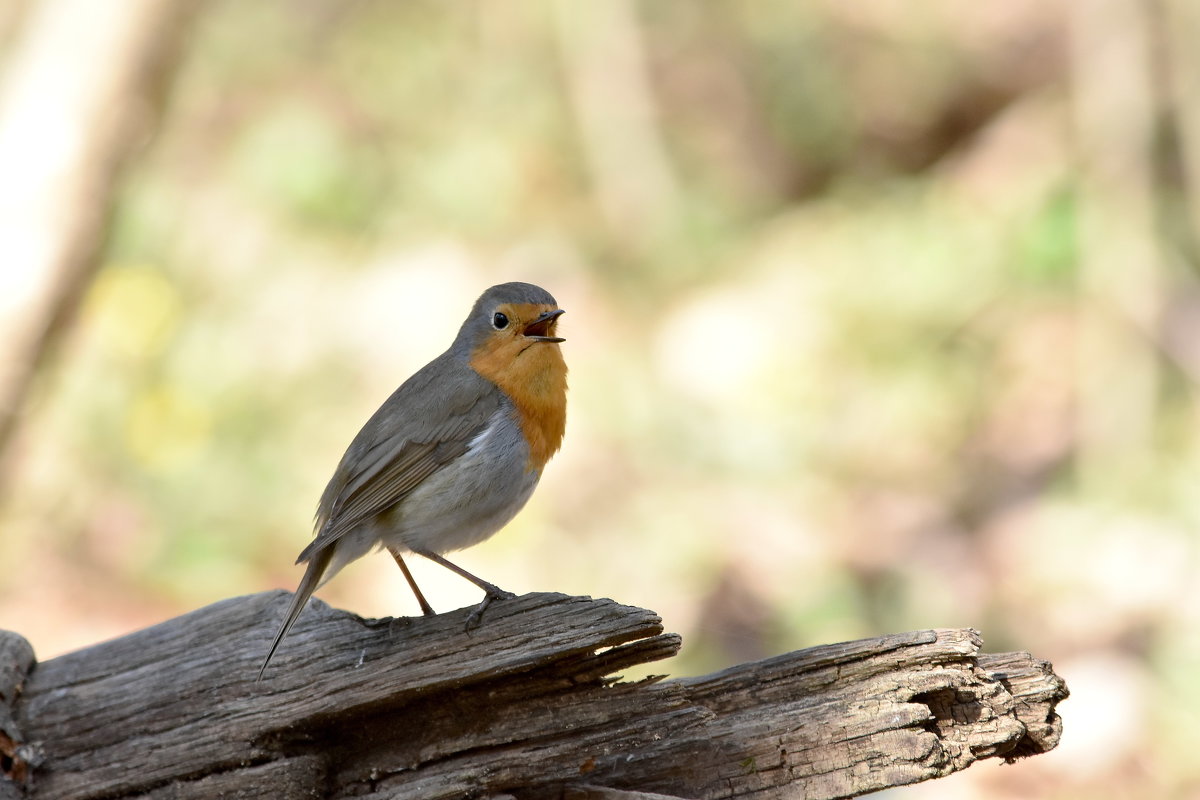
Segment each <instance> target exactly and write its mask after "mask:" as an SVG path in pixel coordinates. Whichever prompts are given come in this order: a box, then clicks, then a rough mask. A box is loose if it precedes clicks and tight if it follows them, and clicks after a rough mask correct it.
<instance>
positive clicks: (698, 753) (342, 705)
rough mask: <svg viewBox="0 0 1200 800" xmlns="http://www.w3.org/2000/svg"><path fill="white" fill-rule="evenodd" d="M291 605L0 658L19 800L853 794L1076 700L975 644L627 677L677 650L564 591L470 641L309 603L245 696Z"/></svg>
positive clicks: (1044, 732)
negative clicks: (48, 656)
mask: <svg viewBox="0 0 1200 800" xmlns="http://www.w3.org/2000/svg"><path fill="white" fill-rule="evenodd" d="M286 599H287V596H286V594H285V593H283V592H270V593H264V594H260V595H253V596H250V597H241V598H234V599H231V600H226V601H223V602H221V603H217V604H215V605H212V606H209V607H207V608H203V609H200V610H198V611H195V612H193V613H191V614H188V615H185V616H183V617H179V618H176V619H173V620H169V621H167V622H164V623H162V624H160V625H157V626H155V627H152V628H149V629H146V630H143V631H139V632H137V633H134V634H131V635H129V636H126V637H123V638H121V639H116V640H114V641H110V642H106V643H104V644H100V645H96V646H94V647H91V648H88V649H86V650H82V651H78V652H75V653H70V654H67V655H64V656H61V657H59V658H55V659H52V660H50V661H47V662H45V663H43V664H38V665H36V666H35V667H33V668H32V670H24V669H23V667H22V663H26V664H27V663H28V662H27V661H26V662H20V663H18V662H19V659H18V660H17V661H13V659H11V658H10V659H9V660H10V661H13V663H14V664H15V666H13V667H12V668H11V669H8V670H7V671H4V666H3V665H0V677H3V676H10V677H7V678H4V680H7V681H8V683H7V684H5V683H0V691H4V692H5V693H4V698H7V700H8V702H10V703H11V702H12V700H13V692H12V690H11V688H10V689H7V690H6V689H5V688H4V687H5V686H6V685H7V686H10V687H11V686H15V685H18V684H19V683H20V679H21V678H24V688H23V690H22V692H21V693H20V694H19V696H17V697H16V698H15V699H16V702H15V713H14V714H13V715H12V716H11V718H10V719H9V721H8V723H6V724H8V725H10V727H9V728H7V729H5V728H3V726H2V725H0V730H6V731H7V733H8V735H9V736H10V737H11V738H12V740H13V741H14V743H16V744H17V745H18V746H19V747H21V748H23V749H22V750H20V753H21V755H9V756H8V757H7V758H8V761H6V762H5V763H6V764H7V767H6V770H7V771H8V772H9V773H10V774H11V775H13V776H15V777H17V778H24V784H23V785H24V787H25V792H26V794H25V795H23V796H27V797H32V798H51V797H53V798H58V799H60V800H71V799H73V798H153V800H166V799H167V798H170V799H171V800H183V799H184V798H209V797H238V798H302V797H303V798H311V797H332V798H341V797H351V796H353V797H362V798H374V799H375V800H382V798H422V799H423V800H429V799H430V798H462V797H481V798H482V797H514V798H521V799H522V800H523V799H524V798H532V799H534V800H537V799H539V798H605V799H606V800H619V798H627V800H629V799H632V798H641V799H642V800H650V799H651V798H654V797H663V796H667V797H686V798H717V797H737V798H772V797H785V796H787V797H796V796H803V797H806V798H835V797H851V796H855V795H859V794H863V793H866V792H870V791H874V790H877V789H882V788H885V787H888V786H898V785H902V784H908V783H915V782H917V781H922V780H927V779H929V778H936V777H939V776H941V775H946V774H948V773H951V772H955V771H957V770H960V769H964V768H966V767H968V766H970V765H971V764H973V763H974V762H976V761H978V760H980V759H983V758H993V757H999V758H1005V759H1015V758H1018V757H1022V756H1028V755H1034V754H1037V753H1041V752H1045V751H1047V750H1049V749H1051V748H1053V747H1054V746H1055V745H1056V744H1057V742H1058V738H1059V736H1060V734H1061V721H1060V719H1059V717H1058V716H1057V714H1056V713H1055V706H1056V704H1057V703H1058V701H1060V700H1062V699H1063V698H1065V697H1066V695H1067V691H1066V687H1065V685H1064V684H1063V682H1062V680H1061V679H1060V678H1058V677H1057V676H1056V675H1055V674H1054V672H1053V670H1052V668H1051V666H1050V665H1049V664H1047V663H1046V662H1044V661H1039V660H1037V659H1035V658H1033V657H1031V656H1030V655H1028V654H1026V653H1006V654H1002V655H980V653H979V650H980V638H979V635H978V634H977V633H976V632H975V631H973V630H969V629H968V630H928V631H916V632H912V633H904V634H895V635H890V636H882V637H879V638H875V639H867V640H862V641H857V642H847V643H842V644H834V645H826V646H822V647H814V648H809V649H807V650H799V651H796V652H793V653H788V654H786V655H781V656H777V657H774V658H770V659H767V660H764V661H759V662H754V663H749V664H742V665H739V666H736V667H733V668H731V669H728V670H725V671H723V672H719V673H715V674H712V675H706V676H703V677H694V678H684V679H676V680H660V679H657V678H652V679H647V680H644V681H638V682H621V681H619V680H618V679H617V678H614V677H612V676H613V675H614V674H616V673H618V672H619V671H620V670H622V669H625V668H627V667H629V666H631V665H634V664H641V663H646V662H651V661H654V660H656V659H662V658H666V657H669V656H671V655H673V654H674V653H675V652H676V651H677V649H678V647H679V644H680V639H679V637H678V636H676V635H674V634H670V633H664V632H663V628H662V623H661V620H660V619H659V618H658V616H657V615H655V614H654V613H653V612H651V611H647V610H644V609H640V608H633V607H630V606H623V605H619V604H617V603H615V602H613V601H611V600H593V599H590V598H580V597H567V596H564V595H557V594H531V595H525V596H524V597H520V598H518V599H515V600H510V601H504V602H501V603H497V604H496V605H494V606H493V607H492V608H491V609H490V610H489V612H488V617H487V618H486V619H485V620H484V622H483V624H482V625H481V626H480V627H479V628H477V629H475V630H473V631H471V632H469V633H467V632H465V630H464V625H465V621H466V615H467V610H466V609H464V610H460V611H457V612H451V613H447V614H442V615H439V616H436V617H424V618H416V619H409V618H399V619H382V620H363V619H360V618H358V617H356V616H354V615H351V614H348V613H346V612H342V611H336V610H333V609H331V608H329V607H328V606H326V605H324V604H323V603H321V602H319V601H315V602H313V603H312V604H311V605H310V607H309V608H308V609H307V610H306V611H305V613H304V614H303V616H302V617H301V618H300V622H299V623H298V624H297V626H296V628H295V630H294V632H293V634H292V635H291V636H290V637H289V638H288V639H287V640H285V642H284V645H283V647H282V648H281V650H280V652H279V654H278V655H277V657H276V660H275V661H274V662H273V663H272V666H271V668H270V669H269V670H268V672H267V675H266V677H265V678H264V680H263V682H262V683H261V684H256V683H255V675H256V672H257V668H258V664H259V662H260V660H261V659H262V656H263V655H264V651H265V648H266V646H267V644H268V643H269V641H270V638H271V634H272V632H273V628H274V626H275V625H276V624H277V622H278V620H279V617H280V616H281V615H282V613H283V608H284V604H285V602H286ZM7 636H8V639H9V641H13V642H23V640H21V639H20V637H18V636H16V635H15V634H8V635H7ZM15 647H16V648H17V649H16V650H13V652H19V651H20V647H19V645H15ZM10 649H11V648H10ZM25 651H28V647H27V646H26V647H25ZM7 652H9V650H3V649H0V653H7ZM5 663H6V664H7V663H8V662H5ZM26 672H27V674H26ZM0 721H2V720H0ZM3 741H4V740H3V739H0V742H3ZM9 751H12V752H14V753H15V752H17V751H16V750H15V748H9ZM2 785H3V782H0V786H2ZM0 797H3V795H0Z"/></svg>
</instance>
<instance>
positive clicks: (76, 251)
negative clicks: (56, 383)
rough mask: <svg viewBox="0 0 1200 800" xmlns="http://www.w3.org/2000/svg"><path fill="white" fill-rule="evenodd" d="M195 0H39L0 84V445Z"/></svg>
mask: <svg viewBox="0 0 1200 800" xmlns="http://www.w3.org/2000/svg"><path fill="white" fill-rule="evenodd" d="M196 6H197V3H196V2H195V0H126V2H122V3H97V2H93V0H42V1H41V2H38V3H35V4H34V5H33V6H32V7H30V8H29V9H28V11H27V15H26V19H25V22H24V26H23V29H21V30H19V31H18V32H17V33H16V36H15V42H14V47H13V50H12V54H11V56H10V58H9V62H8V64H7V65H6V67H7V69H6V82H5V85H4V87H3V92H2V93H0V175H3V176H4V179H3V181H0V242H2V243H3V250H2V251H0V264H2V265H3V268H2V269H0V456H4V455H5V453H6V451H7V449H8V446H9V444H10V443H11V441H12V438H13V433H14V431H15V430H16V428H17V425H18V422H19V420H20V416H21V410H22V407H23V405H24V403H25V400H26V397H27V395H28V393H29V389H30V385H31V383H32V380H33V376H34V374H35V372H36V370H37V367H38V365H39V364H40V363H42V362H43V361H44V360H45V358H46V356H47V354H48V353H49V352H50V350H51V349H52V348H53V346H54V344H55V342H56V341H57V340H58V338H59V335H60V334H61V333H62V331H63V329H64V328H65V325H66V323H68V322H69V321H70V320H71V318H72V317H73V316H74V313H75V310H76V308H77V306H78V304H79V299H80V297H81V296H82V295H83V291H84V289H85V288H86V286H87V285H88V282H89V280H90V279H91V277H92V275H93V274H94V273H95V271H96V268H97V266H98V265H99V263H100V255H101V252H102V249H103V245H104V240H105V233H106V231H107V227H108V222H109V219H110V217H111V211H112V207H113V196H114V194H115V191H116V189H117V184H118V178H119V175H120V172H121V168H122V166H123V165H124V164H125V163H126V162H127V161H128V160H129V157H130V155H131V154H132V153H133V152H135V151H136V150H137V149H138V148H139V147H141V146H142V145H143V144H144V143H145V141H146V139H147V136H148V135H149V134H150V132H151V131H152V129H153V127H154V124H155V123H156V122H157V120H158V117H159V115H160V112H161V105H162V104H161V103H160V102H159V101H160V100H161V98H162V97H164V96H165V93H164V90H165V88H166V86H167V83H168V78H169V76H170V75H171V74H172V73H173V71H174V70H173V69H172V67H173V65H174V62H175V60H176V59H175V56H176V55H177V53H178V51H179V45H180V40H181V35H182V34H183V32H184V31H185V30H186V28H187V23H188V20H189V19H190V18H191V16H192V12H193V10H194V9H195V8H196Z"/></svg>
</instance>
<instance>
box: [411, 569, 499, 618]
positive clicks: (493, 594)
mask: <svg viewBox="0 0 1200 800" xmlns="http://www.w3.org/2000/svg"><path fill="white" fill-rule="evenodd" d="M413 552H414V553H416V554H417V555H419V556H424V557H425V558H428V559H429V560H430V561H432V562H434V563H435V564H441V565H442V566H443V567H445V568H446V569H448V570H450V571H451V572H455V573H457V574H459V575H461V576H463V577H464V578H466V579H467V580H469V581H470V582H471V583H473V584H475V585H476V586H478V587H479V588H480V589H483V602H482V603H480V604H479V605H478V606H477V607H476V608H475V610H474V611H472V612H471V614H470V616H468V617H467V630H470V629H471V628H474V627H475V626H477V625H478V624H479V623H480V621H481V620H482V619H483V612H484V611H487V609H488V606H490V605H491V604H492V602H493V601H495V600H511V599H512V598H514V597H516V595H515V594H513V593H512V592H506V591H504V590H503V589H501V588H500V587H499V586H497V585H496V584H494V583H488V582H487V581H485V580H484V579H483V578H477V577H475V576H474V575H472V574H471V573H469V572H467V571H466V570H465V569H463V568H462V567H460V566H458V565H457V564H453V563H451V562H449V561H447V560H446V559H444V558H442V557H441V556H440V555H438V554H437V553H435V552H433V551H432V550H414V551H413Z"/></svg>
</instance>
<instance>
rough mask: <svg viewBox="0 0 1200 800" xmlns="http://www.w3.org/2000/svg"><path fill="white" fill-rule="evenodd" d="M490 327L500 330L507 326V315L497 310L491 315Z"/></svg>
mask: <svg viewBox="0 0 1200 800" xmlns="http://www.w3.org/2000/svg"><path fill="white" fill-rule="evenodd" d="M492 327H493V328H495V329H496V330H498V331H502V330H504V329H505V328H507V327H508V317H507V316H505V315H504V314H501V313H500V312H499V311H497V312H496V313H495V314H494V315H493V316H492Z"/></svg>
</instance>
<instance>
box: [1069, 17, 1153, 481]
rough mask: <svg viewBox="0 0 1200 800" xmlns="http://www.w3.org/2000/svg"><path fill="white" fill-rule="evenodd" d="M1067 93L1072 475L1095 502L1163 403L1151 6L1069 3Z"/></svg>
mask: <svg viewBox="0 0 1200 800" xmlns="http://www.w3.org/2000/svg"><path fill="white" fill-rule="evenodd" d="M1072 10H1073V13H1072V15H1071V20H1070V24H1071V94H1072V106H1073V114H1074V120H1075V124H1074V129H1075V130H1074V134H1075V139H1076V143H1077V148H1078V153H1079V175H1080V178H1079V180H1080V186H1081V189H1082V191H1081V192H1080V196H1081V198H1082V200H1081V208H1080V221H1081V224H1080V252H1081V258H1082V263H1081V264H1080V276H1081V282H1082V289H1083V292H1082V294H1081V297H1080V301H1081V304H1082V316H1081V326H1082V327H1081V331H1080V333H1081V339H1080V356H1079V358H1080V361H1079V370H1080V372H1079V395H1078V397H1079V400H1078V402H1079V419H1080V436H1079V442H1080V452H1079V473H1080V478H1081V480H1082V482H1083V483H1084V485H1085V486H1086V487H1087V488H1089V489H1094V490H1096V491H1099V492H1101V493H1103V492H1105V491H1106V490H1108V489H1110V488H1112V487H1119V486H1123V485H1125V484H1127V482H1128V480H1129V478H1130V476H1131V474H1134V473H1138V472H1140V471H1141V470H1142V469H1144V468H1145V467H1146V466H1147V464H1146V459H1147V457H1148V454H1149V452H1150V448H1151V443H1152V442H1151V440H1152V436H1153V425H1154V417H1155V413H1156V406H1157V403H1158V380H1159V376H1158V361H1157V351H1156V348H1155V344H1154V342H1155V340H1156V338H1157V330H1158V327H1159V319H1160V315H1161V305H1162V299H1161V291H1162V289H1161V285H1162V275H1161V272H1162V268H1161V261H1162V253H1161V252H1160V251H1159V248H1158V246H1157V242H1158V236H1157V231H1156V227H1155V214H1154V212H1155V182H1154V177H1155V173H1154V162H1153V156H1154V138H1155V133H1156V131H1155V121H1156V118H1157V115H1158V112H1159V98H1158V97H1157V96H1156V88H1157V87H1156V84H1155V81H1154V76H1153V72H1152V67H1153V64H1154V61H1153V47H1152V45H1153V42H1152V38H1153V37H1152V20H1151V18H1150V12H1151V9H1150V8H1149V7H1148V6H1147V4H1145V3H1141V2H1138V0H1102V1H1101V2H1099V3H1093V2H1090V0H1076V2H1075V3H1073V5H1072Z"/></svg>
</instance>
